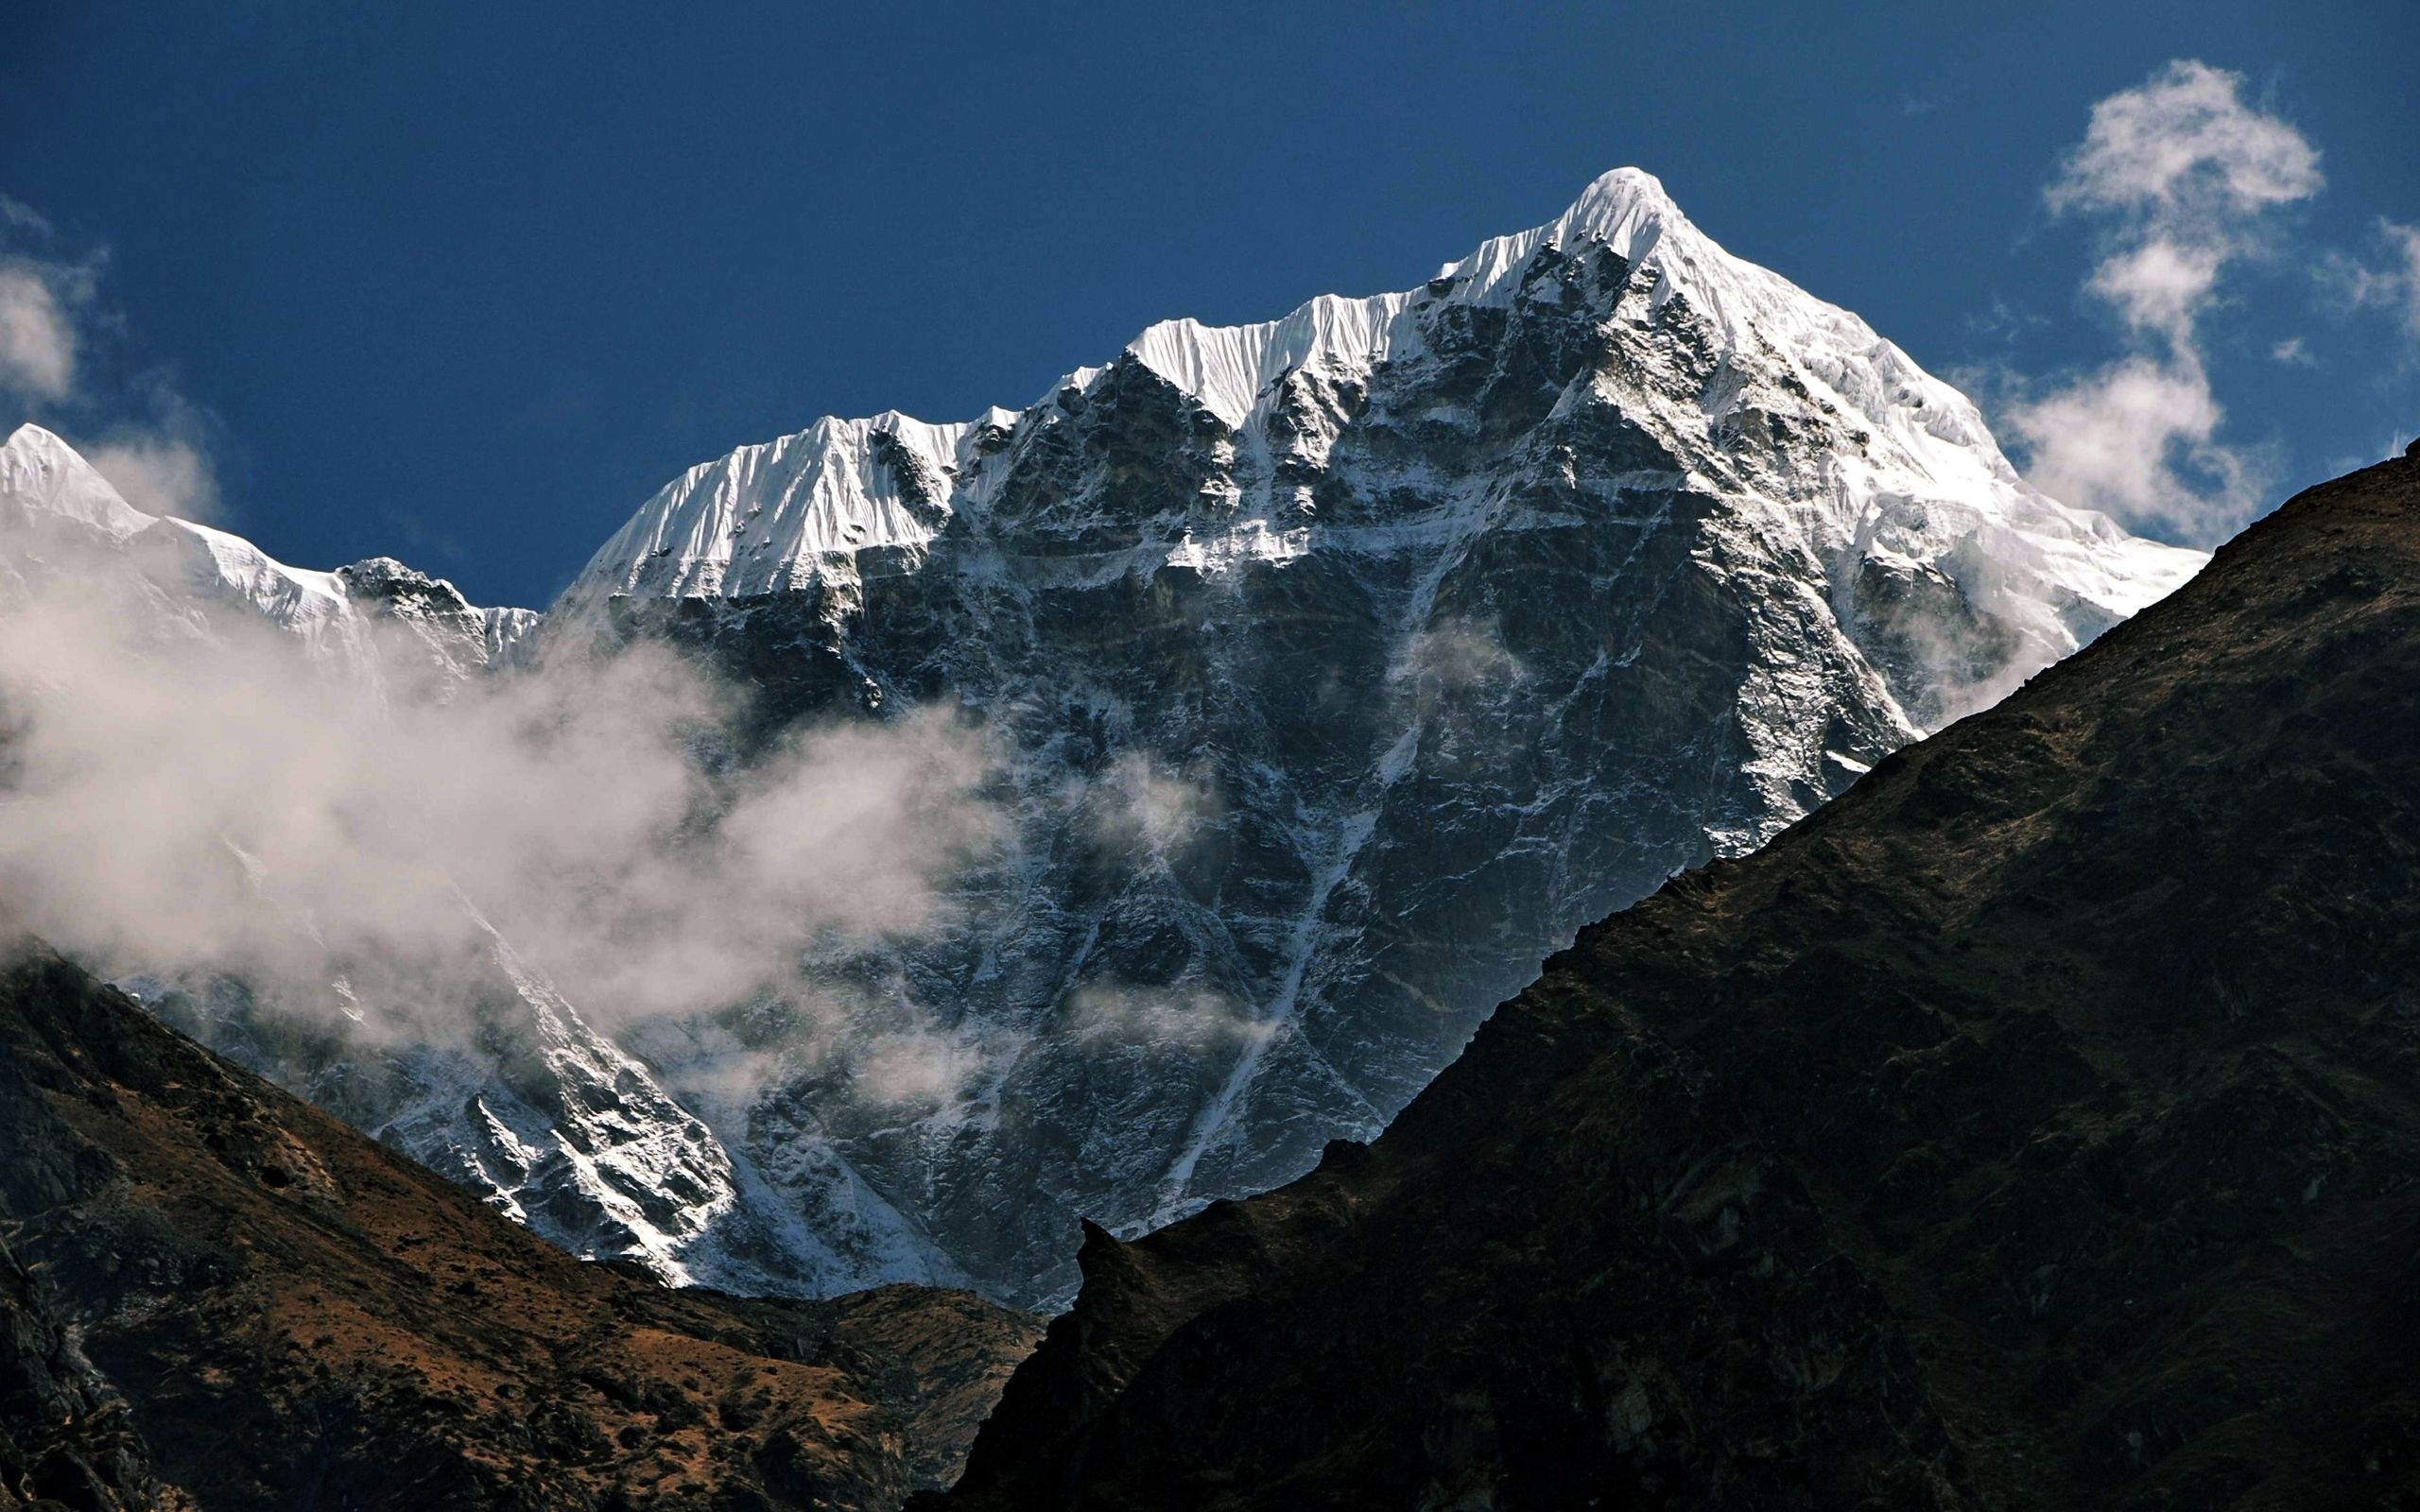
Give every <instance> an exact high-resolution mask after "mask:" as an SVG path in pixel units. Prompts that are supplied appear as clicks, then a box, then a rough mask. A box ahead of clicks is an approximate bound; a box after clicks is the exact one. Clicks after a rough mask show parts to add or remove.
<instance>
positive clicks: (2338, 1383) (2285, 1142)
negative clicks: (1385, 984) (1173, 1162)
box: [937, 459, 2420, 1509]
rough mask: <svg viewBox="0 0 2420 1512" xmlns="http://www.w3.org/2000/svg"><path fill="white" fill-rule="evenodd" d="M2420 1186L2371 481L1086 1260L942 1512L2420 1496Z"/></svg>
mask: <svg viewBox="0 0 2420 1512" xmlns="http://www.w3.org/2000/svg"><path fill="white" fill-rule="evenodd" d="M2415 1170H2420V460H2410V459H2407V460H2402V461H2396V462H2392V463H2388V464H2385V465H2382V466H2379V467H2376V468H2371V469H2369V470H2367V471H2365V472H2359V473H2356V474H2354V475H2352V476H2350V477H2347V478H2344V479H2342V480H2340V481H2338V482H2335V483H2332V484H2329V485H2326V486H2324V487H2322V488H2319V489H2315V490H2310V491H2309V492H2308V493H2306V494H2304V495H2302V496H2300V497H2298V498H2297V499H2295V500H2294V501H2292V502H2291V503H2290V504H2288V505H2287V506H2286V507H2284V508H2283V509H2282V510H2281V511H2279V513H2278V514H2276V515H2275V516H2273V518H2271V519H2269V520H2267V521H2265V522H2263V523H2262V524H2259V525H2256V527H2254V528H2253V529H2252V530H2251V531H2250V532H2249V533H2247V534H2246V535H2245V536H2244V537H2243V538H2242V539H2240V540H2239V541H2236V542H2235V543H2234V544H2232V545H2230V546H2228V547H2227V548H2226V549H2224V550H2223V551H2221V553H2220V554H2219V555H2218V557H2217V558H2216V560H2215V561H2214V562H2213V563H2212V565H2211V566H2210V567H2209V568H2208V569H2207V570H2206V571H2204V573H2203V574H2202V575H2201V576H2199V577H2198V578H2197V579H2196V580H2195V581H2194V582H2192V583H2191V584H2190V585H2188V586H2187V588H2186V589H2185V590H2183V591H2182V592H2180V593H2178V594H2176V595H2175V596H2174V597H2173V598H2171V599H2169V601H2167V602H2166V603H2164V604H2162V605H2160V606H2158V607H2156V608H2154V609H2152V610H2149V611H2147V612H2146V613H2145V614H2143V615H2142V616H2141V617H2140V618H2138V619H2137V620H2135V622H2133V623H2132V624H2130V625H2127V626H2125V627H2120V628H2118V629H2117V630H2115V631H2113V632H2111V633H2110V634H2109V635H2108V636H2106V637H2105V638H2103V639H2102V640H2101V641H2100V643H2099V644H2096V645H2095V646H2093V647H2092V648H2091V649H2090V650H2088V651H2086V652H2084V653H2083V654H2082V655H2081V656H2078V657H2077V658H2075V659H2073V660H2071V661H2069V662H2066V663H2064V664H2062V665H2060V666H2058V667H2055V668H2053V669H2051V670H2050V671H2048V673H2045V674H2044V675H2042V676H2041V677H2039V678H2038V679H2035V680H2034V681H2033V682H2032V683H2031V684H2030V685H2028V686H2027V687H2026V688H2025V689H2023V690H2022V691H2021V692H2020V693H2018V694H2017V695H2016V696H2014V697H2012V698H2011V699H2009V700H2008V701H2007V702H2006V703H2004V704H2002V705H2001V706H2000V707H1999V708H1997V709H1996V710H1994V711H1992V712H1990V713H1983V714H1979V715H1977V716H1975V717H1973V718H1969V719H1966V720H1964V721H1962V722H1960V723H1958V724H1957V725H1955V726H1953V727H1951V728H1950V729H1949V730H1946V731H1945V732H1944V733H1942V734H1940V735H1937V736H1935V737H1934V738H1933V739H1931V740H1929V741H1927V742H1925V743H1924V744H1922V745H1920V746H1918V747H1912V748H1910V749H1909V750H1907V751H1906V752H1904V753H1903V754H1901V755H1900V756H1897V757H1894V758H1893V759H1892V760H1890V761H1887V762H1885V763H1883V764H1881V765H1878V766H1877V767H1876V769H1875V770H1874V772H1873V773H1872V774H1871V775H1870V776H1868V777H1866V778H1865V779H1864V780H1862V781H1861V782H1858V784H1857V785H1856V787H1855V788H1854V789H1852V790H1851V791H1850V792H1849V793H1848V794H1847V795H1845V796H1844V797H1843V798H1841V799H1839V800H1837V801H1836V802H1835V803H1834V804H1832V805H1831V806H1830V807H1828V808H1826V809H1824V811H1823V812H1822V813H1820V814H1818V815H1816V816H1813V817H1812V818H1810V819H1808V820H1806V822H1804V823H1803V824H1801V825H1799V826H1797V827H1796V828H1795V829H1793V830H1792V831H1790V832H1789V833H1788V834H1786V835H1784V836H1783V837H1782V838H1781V839H1780V840H1778V841H1776V842H1775V843H1774V844H1773V845H1772V846H1771V847H1769V848H1768V849H1766V850H1765V851H1761V852H1759V853H1758V854H1756V855H1754V856H1752V857H1749V858H1747V859H1744V860H1740V861H1736V862H1725V863H1719V864H1717V865H1715V866H1713V867H1709V868H1704V869H1703V870H1700V871H1697V872H1693V873H1690V874H1688V875H1686V876H1684V877H1681V878H1679V879H1677V880H1675V881H1674V882H1673V883H1671V884H1670V885H1668V886H1667V887H1665V888H1664V889H1663V890H1662V891H1661V892H1660V893H1658V894H1657V895H1656V896H1654V897H1653V898H1651V899H1650V900H1649V901H1648V902H1643V903H1641V904H1639V905H1638V906H1636V907H1634V908H1633V909H1631V910H1630V911H1628V912H1627V913H1624V914H1621V915H1619V916H1617V917H1616V918H1614V919H1609V920H1607V921H1606V922H1604V923H1602V924H1599V925H1598V926H1596V927H1594V928H1591V929H1589V930H1587V931H1585V932H1583V933H1582V936H1581V938H1580V940H1579V941H1578V943H1577V944H1576V945H1575V946H1574V947H1573V948H1572V949H1570V950H1569V951H1566V952H1564V953H1563V954H1559V955H1557V956H1555V957H1554V958H1553V959H1552V960H1551V961H1550V962H1549V963H1548V965H1547V969H1546V971H1545V974H1544V977H1543V978H1542V980H1540V981H1539V982H1538V983H1537V985H1536V986H1534V987H1533V988H1530V989H1529V990H1528V991H1526V992H1524V993H1522V994H1521V995H1520V996H1519V997H1518V998H1516V999H1514V1000H1513V1002H1511V1003H1510V1004H1508V1005H1505V1006H1504V1007H1503V1008H1501V1009H1499V1010H1498V1011H1497V1013H1496V1014H1495V1018H1494V1020H1493V1021H1492V1022H1490V1023H1489V1024H1488V1025H1487V1027H1486V1028H1485V1029H1484V1030H1483V1031H1482V1032H1481V1034H1480V1035H1479V1037H1478V1040H1476V1041H1475V1042H1474V1044H1473V1046H1472V1048H1471V1049H1470V1051H1469V1052H1468V1053H1467V1054H1465V1055H1464V1056H1463V1057H1461V1060H1460V1061H1459V1062H1458V1063H1456V1064H1455V1065H1454V1066H1453V1067H1452V1068H1451V1069H1450V1070H1449V1071H1448V1072H1447V1073H1446V1074H1444V1075H1443V1077H1442V1078H1440V1080H1439V1081H1438V1082H1437V1083H1436V1084H1435V1085H1434V1086H1433V1087H1432V1088H1431V1089H1430V1090H1429V1091H1426V1092H1425V1093H1423V1094H1422V1095H1421V1096H1420V1097H1419V1098H1418V1099H1417V1100H1416V1101H1415V1102H1414V1103H1413V1104H1412V1105H1411V1106H1410V1108H1409V1109H1408V1110H1407V1111H1406V1112H1405V1113H1404V1115H1403V1116H1402V1118H1401V1119H1400V1120H1399V1121H1398V1122H1397V1123H1396V1124H1395V1125H1394V1126H1393V1127H1392V1129H1391V1130H1389V1132H1388V1133H1387V1134H1386V1135H1385V1137H1384V1138H1382V1139H1381V1140H1379V1141H1378V1142H1377V1143H1375V1144H1374V1145H1372V1146H1370V1147H1368V1148H1366V1149H1365V1148H1363V1147H1361V1146H1358V1145H1351V1144H1344V1143H1339V1144H1335V1145H1331V1146H1330V1148H1329V1150H1328V1152H1327V1154H1326V1155H1325V1157H1324V1158H1323V1159H1322V1163H1321V1166H1320V1169H1319V1170H1318V1171H1317V1172H1316V1173H1315V1174H1313V1175H1311V1176H1309V1177H1305V1178H1304V1179H1303V1180H1301V1181H1298V1182H1296V1183H1295V1184H1293V1185H1291V1186H1289V1187H1287V1188H1285V1189H1283V1190H1281V1191H1278V1192H1276V1193H1273V1194H1269V1195H1266V1196H1263V1197H1259V1198H1254V1199H1253V1200H1250V1201H1246V1202H1243V1203H1222V1204H1219V1205H1217V1206H1214V1207H1213V1208H1211V1209H1209V1210H1208V1211H1205V1212H1203V1213H1201V1215H1200V1216H1198V1217H1195V1218H1193V1219H1191V1220H1189V1221H1187V1222H1185V1223H1183V1224H1180V1225H1178V1226H1176V1227H1175V1228H1173V1229H1167V1230H1165V1231H1163V1232H1161V1233H1158V1234H1155V1235H1153V1236H1151V1237H1150V1238H1147V1239H1144V1240H1141V1241H1139V1242H1136V1243H1132V1244H1120V1243H1117V1242H1115V1241H1113V1240H1111V1239H1110V1238H1109V1237H1108V1236H1107V1235H1105V1234H1102V1233H1100V1232H1098V1230H1096V1231H1094V1232H1093V1233H1091V1234H1090V1235H1089V1238H1088V1243H1087V1246H1086V1248H1085V1251H1084V1255H1083V1268H1084V1272H1085V1280H1084V1287H1083V1292H1082V1296H1081V1299H1080V1302H1079V1304H1078V1306H1077V1308H1076V1311H1075V1312H1074V1313H1073V1314H1069V1315H1068V1316H1066V1317H1063V1318H1062V1319H1060V1320H1059V1321H1058V1322H1057V1323H1055V1324H1054V1325H1053V1326H1052V1328H1051V1330H1050V1333H1049V1336H1048V1338H1047V1340H1046V1344H1045V1346H1044V1348H1043V1349H1042V1350H1041V1352H1040V1353H1039V1354H1038V1355H1037V1356H1036V1357H1035V1358H1034V1359H1033V1360H1031V1361H1030V1362H1029V1363H1028V1364H1027V1365H1026V1366H1024V1367H1023V1368H1021V1369H1020V1370H1019V1372H1018V1374H1017V1375H1016V1377H1015V1378H1014V1380H1013V1381H1012V1383H1011V1386H1010V1389H1009V1392H1008V1395H1007V1397H1006V1399H1005V1400H1004V1401H1003V1403H1002V1406H1001V1409H1000V1411H999V1412H998V1414H997V1415H995V1416H994V1418H993V1420H992V1422H991V1424H990V1425H989V1426H988V1427H987V1428H986V1430H985V1433H984V1435H983V1436H982V1437H981V1439H980V1440H979V1441H978V1443H977V1448H976V1451H975V1454H974V1458H973V1462H972V1464H971V1467H970V1469H969V1471H968V1474H967V1476H966V1478H965V1480H964V1482H963V1483H962V1484H961V1486H960V1487H959V1490H958V1491H957V1492H956V1493H955V1494H953V1495H952V1496H951V1497H950V1498H948V1499H947V1501H946V1503H945V1504H946V1505H948V1506H951V1507H968V1508H976V1507H983V1508H991V1507H1011V1506H1015V1507H1054V1508H1055V1507H1068V1506H1077V1507H1098V1508H1111V1507H1120V1508H1122V1507H1136V1508H1140V1507H1220V1508H1247V1507H1254V1508H1257V1507H1267V1508H1277V1507H1299V1506H1334V1507H1390V1508H1395V1507H1407V1506H1420V1507H1436V1508H1444V1507H1455V1508H1478V1507H1494V1508H1504V1509H1513V1508H1541V1509H1544V1508H1567V1507H1582V1506H1609V1507H1618V1506H1691V1507H1724V1508H1764V1507H1808V1508H1814V1507H1825V1508H1831V1507H1857V1506H1871V1507H1885V1506H1887V1507H1909V1508H1916V1507H1927V1508H1930V1507H1995V1508H1997V1507H2029V1508H2044V1509H2048V1508H2072V1507H2083V1506H2092V1507H2107V1506H2129V1507H2131V1506H2141V1507H2151V1506H2158V1507H2222V1506H2240V1507H2278V1508H2286V1507H2294V1508H2309V1507H2324V1506H2362V1507H2410V1506H2420V1375H2415V1373H2414V1371H2413V1370H2412V1367H2411V1363H2412V1361H2413V1360H2414V1359H2415V1358H2420V1185H2415V1184H2414V1179H2413V1175H2414V1172H2415ZM937 1504H943V1503H937Z"/></svg>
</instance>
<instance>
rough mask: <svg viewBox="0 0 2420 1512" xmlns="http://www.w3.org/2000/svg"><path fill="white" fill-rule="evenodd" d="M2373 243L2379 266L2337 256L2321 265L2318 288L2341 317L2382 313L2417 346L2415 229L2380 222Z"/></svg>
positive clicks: (2419, 310) (2419, 312)
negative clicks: (2376, 247)
mask: <svg viewBox="0 0 2420 1512" xmlns="http://www.w3.org/2000/svg"><path fill="white" fill-rule="evenodd" d="M2377 242H2378V245H2379V247H2380V249H2381V250H2382V252H2383V254H2384V255H2383V259H2382V260H2381V261H2379V262H2376V263H2371V262H2366V261H2364V260H2362V259H2360V258H2357V257H2354V256H2352V255H2351V254H2349V253H2345V252H2341V251H2340V252H2333V253H2330V254H2329V255H2328V256H2327V257H2325V259H2323V260H2322V261H2321V263H2320V266H2319V280H2320V287H2321V289H2322V291H2323V292H2324V293H2325V296H2326V297H2327V298H2328V300H2329V302H2331V303H2332V304H2334V305H2335V306H2336V307H2337V308H2338V309H2339V310H2340V311H2342V312H2344V313H2347V314H2351V313H2358V312H2364V311H2372V310H2376V311H2379V312H2382V313H2384V314H2385V315H2386V316H2387V318H2390V319H2392V320H2394V322H2395V323H2396V324H2397V325H2399V326H2400V327H2401V328H2402V331H2403V334H2404V335H2405V336H2407V337H2409V338H2411V340H2414V341H2420V226H2404V225H2398V224H2397V223H2395V222H2394V221H2392V220H2388V219H2386V218H2385V217H2384V216H2380V217H2379V219H2378V223H2377Z"/></svg>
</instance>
